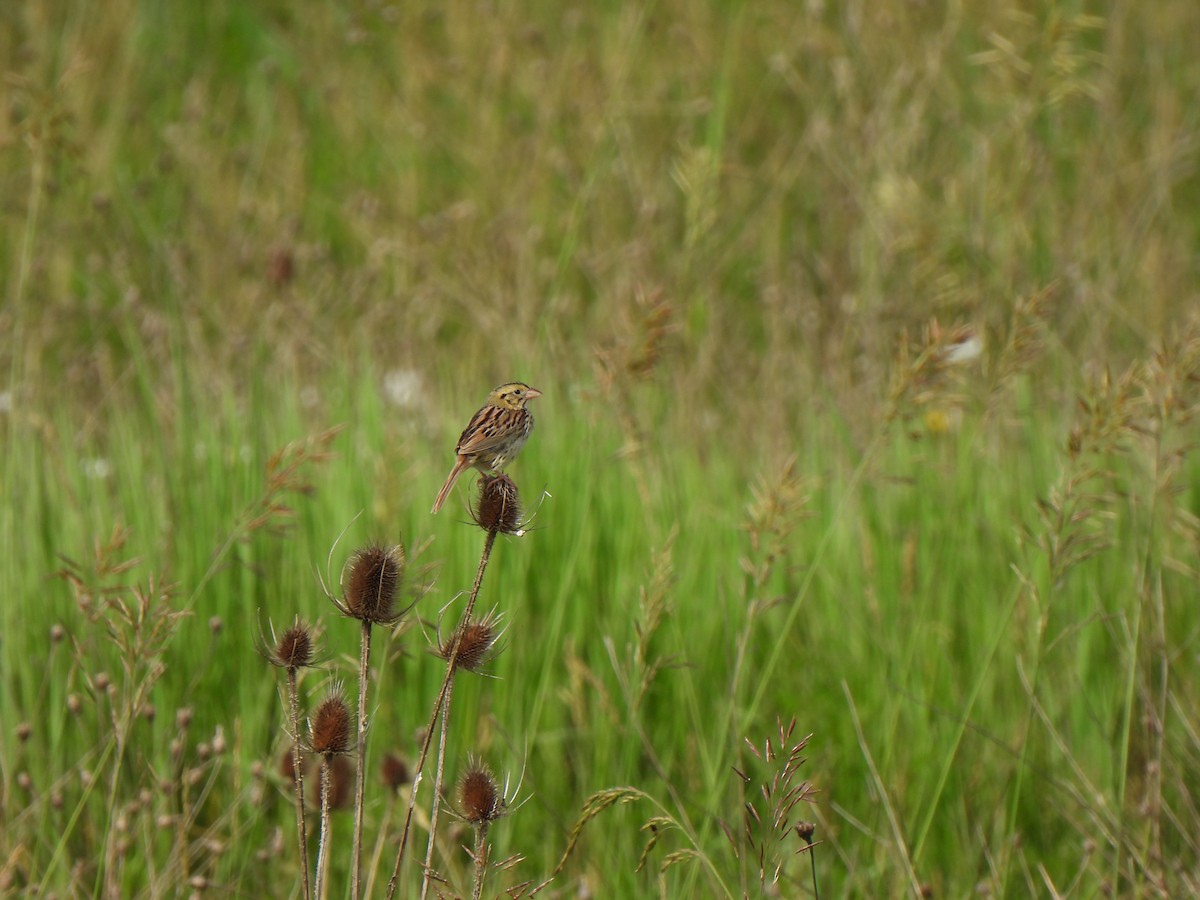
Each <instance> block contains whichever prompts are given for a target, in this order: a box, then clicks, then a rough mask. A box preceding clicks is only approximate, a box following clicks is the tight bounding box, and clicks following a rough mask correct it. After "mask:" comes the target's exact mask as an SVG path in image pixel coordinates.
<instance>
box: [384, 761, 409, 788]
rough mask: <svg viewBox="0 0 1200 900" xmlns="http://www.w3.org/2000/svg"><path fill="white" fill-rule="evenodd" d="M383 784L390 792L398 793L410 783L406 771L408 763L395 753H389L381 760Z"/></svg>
mask: <svg viewBox="0 0 1200 900" xmlns="http://www.w3.org/2000/svg"><path fill="white" fill-rule="evenodd" d="M381 771H382V776H383V783H384V784H386V785H387V786H388V787H389V788H390V789H391V790H393V791H398V790H400V788H402V787H404V785H406V784H408V783H409V782H410V781H412V775H411V774H410V773H409V771H408V763H406V762H405V761H404V760H403V758H401V757H400V756H399V755H398V754H396V753H389V754H387V755H386V756H385V757H384V758H383V767H382V770H381Z"/></svg>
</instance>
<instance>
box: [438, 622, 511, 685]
mask: <svg viewBox="0 0 1200 900" xmlns="http://www.w3.org/2000/svg"><path fill="white" fill-rule="evenodd" d="M458 634H461V635H462V638H461V641H460V643H459V647H458V657H457V658H456V660H455V665H456V666H458V667H459V668H462V669H466V670H467V671H468V672H478V671H479V670H480V669H482V668H483V667H484V666H485V665H486V664H487V663H488V662H490V661H491V659H492V657H494V656H495V655H496V653H497V651H498V646H497V641H498V640H499V639H500V635H501V634H502V632H501V630H500V628H499V622H498V618H497V616H496V615H495V614H493V613H488V615H486V616H484V617H483V618H482V619H474V620H472V621H470V622H467V623H466V625H464V626H462V628H460V629H458V630H456V631H455V632H454V634H451V635H450V637H449V638H447V639H446V640H445V641H444V642H443V643H442V645H441V646H440V647H439V648H438V656H440V657H441V658H442V659H444V660H445V661H446V662H449V661H450V657H451V656H453V655H454V639H455V636H456V635H458Z"/></svg>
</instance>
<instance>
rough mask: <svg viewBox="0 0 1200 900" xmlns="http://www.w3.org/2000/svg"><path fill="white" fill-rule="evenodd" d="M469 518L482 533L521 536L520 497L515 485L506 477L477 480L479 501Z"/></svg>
mask: <svg viewBox="0 0 1200 900" xmlns="http://www.w3.org/2000/svg"><path fill="white" fill-rule="evenodd" d="M471 517H472V518H473V519H474V520H475V524H477V525H478V526H479V527H480V528H482V529H483V530H484V531H489V532H492V533H495V534H513V535H520V534H523V533H524V532H523V530H522V528H521V497H520V495H519V494H518V492H517V485H516V483H515V482H514V481H513V480H512V479H511V478H509V477H508V476H507V475H505V474H503V473H501V474H499V475H484V476H483V477H482V478H480V479H479V499H478V500H476V501H475V506H474V508H473V509H472V510H471Z"/></svg>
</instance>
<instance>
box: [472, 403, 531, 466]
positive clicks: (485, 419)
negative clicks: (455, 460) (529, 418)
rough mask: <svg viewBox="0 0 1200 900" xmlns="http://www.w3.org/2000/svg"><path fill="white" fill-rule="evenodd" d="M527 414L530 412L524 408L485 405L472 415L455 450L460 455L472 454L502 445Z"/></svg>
mask: <svg viewBox="0 0 1200 900" xmlns="http://www.w3.org/2000/svg"><path fill="white" fill-rule="evenodd" d="M526 415H528V413H527V412H526V411H525V410H523V409H501V408H500V407H498V406H485V407H484V408H483V409H481V410H479V412H477V413H475V415H474V416H472V417H471V422H470V424H469V425H467V427H466V428H465V429H464V430H463V433H462V436H461V437H459V439H458V446H457V447H455V448H454V452H455V453H457V454H458V455H460V456H470V455H472V454H475V453H486V452H487V451H488V450H492V449H494V448H496V447H499V446H502V445H503V444H504V443H505V442H506V441H507V440H508V439H509V438H510V437H511V436H512V434H513V432H514V431H517V430H518V429H519V428H520V427H521V420H522V418H523V417H524V416H526Z"/></svg>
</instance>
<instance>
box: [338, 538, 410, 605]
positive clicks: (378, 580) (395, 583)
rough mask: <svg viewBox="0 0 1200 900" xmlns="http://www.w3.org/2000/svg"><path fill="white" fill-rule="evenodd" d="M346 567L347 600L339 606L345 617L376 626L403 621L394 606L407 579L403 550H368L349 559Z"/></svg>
mask: <svg viewBox="0 0 1200 900" xmlns="http://www.w3.org/2000/svg"><path fill="white" fill-rule="evenodd" d="M346 567H347V569H348V574H347V575H346V579H345V588H344V596H345V599H344V601H343V602H342V603H340V604H339V607H340V608H341V610H342V612H343V613H344V614H345V615H347V616H350V617H351V618H354V619H360V620H361V621H363V622H371V623H374V624H376V625H390V624H391V623H393V622H395V621H396V620H397V619H398V618H400V615H401V614H400V613H397V612H396V611H395V606H396V590H397V589H398V588H399V587H400V579H401V578H402V577H403V576H404V548H403V547H400V546H399V545H397V546H395V547H392V548H391V549H390V550H389V549H387V548H385V547H380V546H378V545H372V546H370V547H365V548H363V549H361V550H358V551H357V552H355V554H354V555H353V556H351V557H350V560H349V562H347V563H346Z"/></svg>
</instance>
